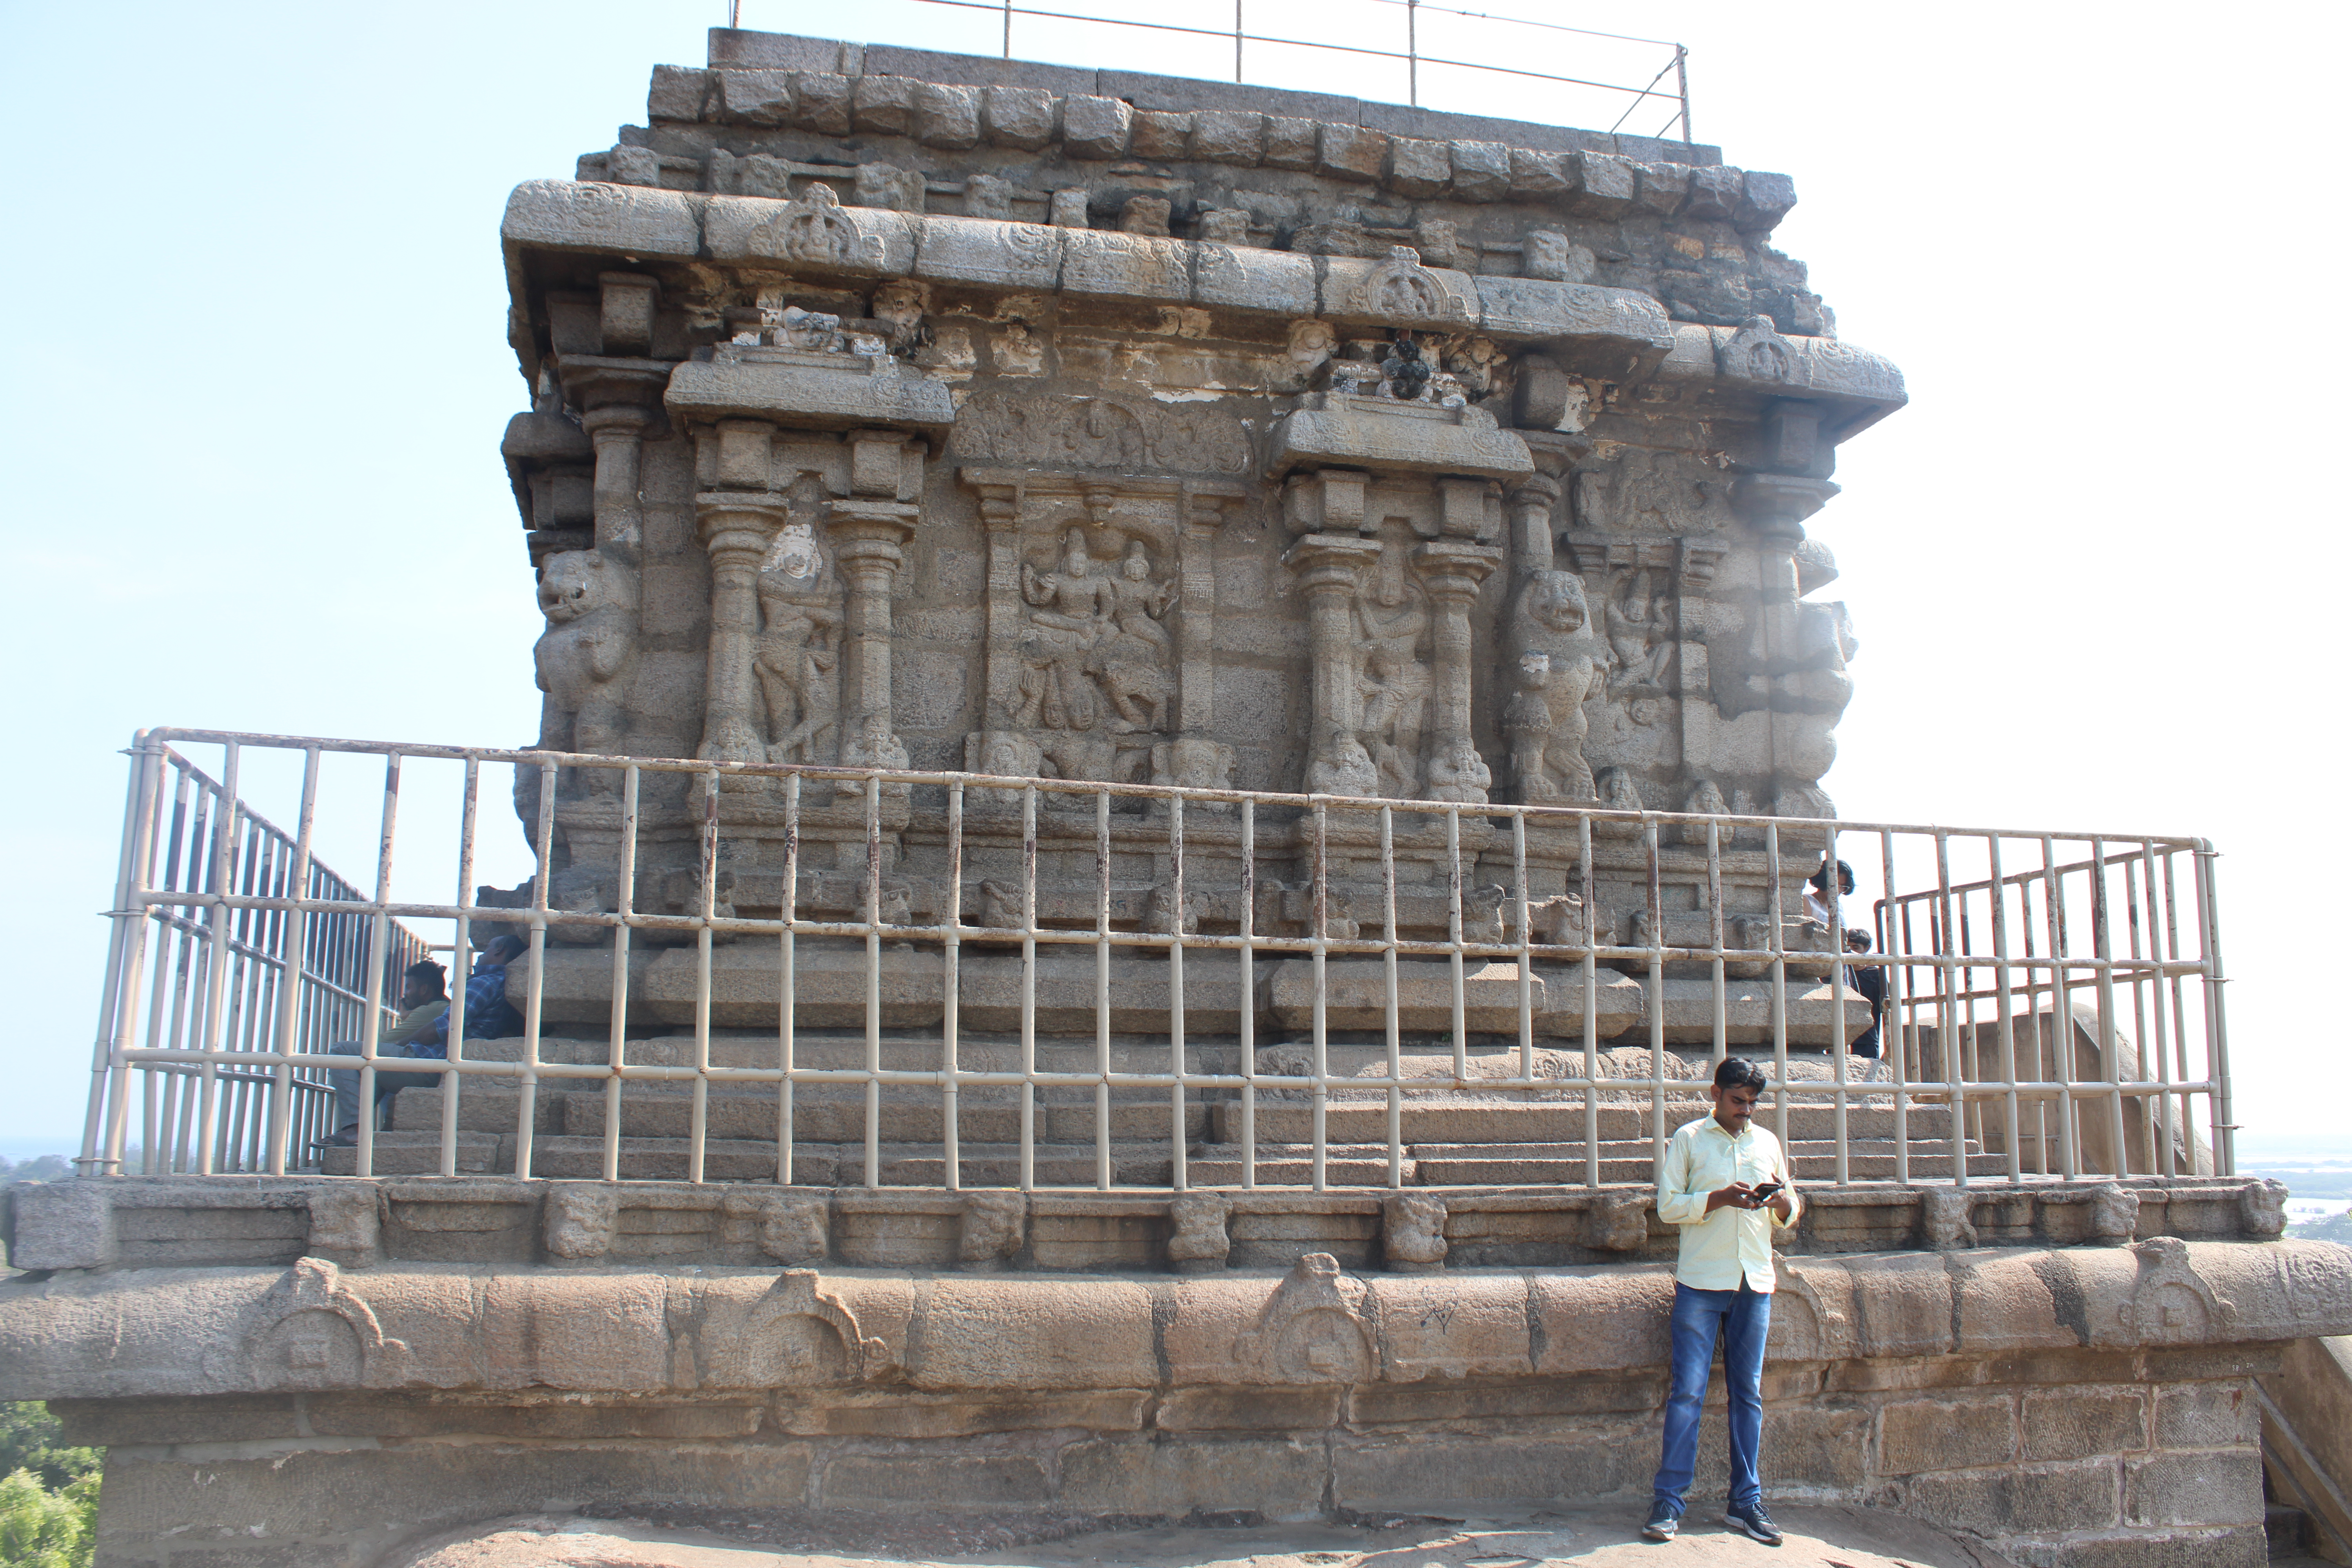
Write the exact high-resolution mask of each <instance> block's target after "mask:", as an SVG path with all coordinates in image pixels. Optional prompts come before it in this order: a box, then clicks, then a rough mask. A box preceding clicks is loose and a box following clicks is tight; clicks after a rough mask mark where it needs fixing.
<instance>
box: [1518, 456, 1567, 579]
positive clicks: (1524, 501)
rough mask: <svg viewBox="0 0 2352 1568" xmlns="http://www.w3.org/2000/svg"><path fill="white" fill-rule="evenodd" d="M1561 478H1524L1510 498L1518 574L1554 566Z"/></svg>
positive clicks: (1520, 575)
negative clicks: (1553, 527)
mask: <svg viewBox="0 0 2352 1568" xmlns="http://www.w3.org/2000/svg"><path fill="white" fill-rule="evenodd" d="M1559 497H1560V488H1559V480H1558V479H1551V478H1549V477H1547V476H1545V475H1543V474H1538V475H1537V476H1536V477H1535V478H1533V479H1528V480H1525V481H1523V482H1522V483H1521V484H1520V485H1519V486H1518V488H1517V489H1514V490H1512V491H1511V493H1510V496H1509V498H1508V501H1509V507H1510V514H1511V537H1510V546H1511V561H1512V564H1513V567H1514V569H1515V574H1516V575H1517V576H1519V577H1525V576H1526V575H1527V574H1528V573H1530V572H1543V571H1549V569H1550V567H1551V520H1552V516H1553V511H1554V509H1555V508H1557V507H1558V506H1559Z"/></svg>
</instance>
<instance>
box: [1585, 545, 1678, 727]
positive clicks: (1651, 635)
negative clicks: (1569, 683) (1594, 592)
mask: <svg viewBox="0 0 2352 1568" xmlns="http://www.w3.org/2000/svg"><path fill="white" fill-rule="evenodd" d="M1601 616H1602V618H1603V620H1604V621H1605V622H1606V624H1607V626H1608V637H1609V662H1610V666H1611V674H1610V677H1609V693H1610V695H1611V696H1612V697H1614V696H1618V695H1620V694H1622V693H1625V692H1628V691H1633V690H1644V689H1663V688H1664V686H1665V684H1666V667H1667V666H1668V664H1670V663H1671V662H1672V660H1673V658H1674V653H1675V634H1674V607H1673V605H1672V603H1671V602H1670V601H1669V600H1668V599H1667V597H1666V595H1663V594H1661V595H1656V596H1654V597H1653V596H1652V595H1651V593H1650V574H1649V573H1648V572H1646V571H1643V570H1636V571H1634V572H1633V574H1631V575H1630V576H1629V577H1627V578H1626V580H1625V586H1624V591H1623V592H1622V594H1614V595H1611V596H1610V597H1609V598H1608V600H1607V601H1606V602H1605V603H1603V605H1601Z"/></svg>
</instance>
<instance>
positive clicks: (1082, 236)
mask: <svg viewBox="0 0 2352 1568" xmlns="http://www.w3.org/2000/svg"><path fill="white" fill-rule="evenodd" d="M1190 248H1191V247H1188V246H1187V245H1185V244H1184V243H1183V242H1182V241H1181V240H1173V239H1153V238H1150V237H1145V236H1142V235H1133V234H1111V233H1106V232H1101V231H1096V230H1078V229H1069V230H1066V231H1065V233H1064V235H1063V245H1062V289H1063V292H1065V293H1068V294H1080V295H1091V296H1093V297H1096V298H1098V299H1107V300H1148V301H1181V300H1188V299H1190V298H1191V297H1192V276H1191V274H1192V268H1190V267H1189V266H1188V265H1187V263H1188V262H1189V261H1190V259H1191V257H1190V255H1189V251H1190Z"/></svg>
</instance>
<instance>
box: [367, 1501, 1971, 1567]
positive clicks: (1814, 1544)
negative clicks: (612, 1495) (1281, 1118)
mask: <svg viewBox="0 0 2352 1568" xmlns="http://www.w3.org/2000/svg"><path fill="white" fill-rule="evenodd" d="M697 1511H700V1510H697ZM1773 1517H1774V1518H1775V1519H1776V1520H1777V1521H1779V1523H1780V1527H1781V1528H1782V1529H1783V1530H1785V1531H1788V1541H1787V1543H1786V1544H1785V1545H1782V1546H1780V1547H1777V1548H1775V1547H1769V1546H1763V1545H1759V1544H1758V1543H1757V1542H1752V1541H1749V1540H1748V1539H1747V1538H1746V1537H1745V1536H1742V1535H1739V1534H1738V1533H1736V1532H1734V1531H1732V1530H1731V1529H1730V1528H1729V1527H1727V1526H1726V1525H1725V1524H1723V1523H1722V1522H1721V1521H1720V1519H1719V1517H1718V1512H1717V1510H1710V1509H1701V1508H1693V1509H1692V1510H1691V1512H1690V1513H1689V1515H1688V1516H1686V1518H1685V1530H1684V1532H1683V1534H1682V1535H1681V1536H1680V1537H1679V1538H1678V1539H1676V1540H1675V1541H1674V1542H1669V1543H1667V1544H1664V1545H1652V1544H1650V1543H1649V1542H1643V1541H1642V1540H1641V1539H1640V1538H1639V1537H1638V1536H1637V1534H1636V1533H1635V1532H1636V1531H1637V1530H1638V1529H1639V1527H1640V1524H1641V1521H1640V1519H1639V1518H1638V1517H1637V1516H1636V1515H1634V1514H1632V1513H1629V1512H1628V1511H1627V1510H1622V1509H1611V1510H1605V1511H1604V1510H1580V1509H1562V1510H1559V1511H1556V1512H1553V1511H1546V1512H1535V1513H1518V1514H1508V1515H1497V1516H1491V1517H1481V1516H1472V1517H1468V1518H1465V1519H1462V1520H1458V1521H1457V1520H1439V1519H1433V1518H1426V1517H1417V1518H1414V1519H1411V1520H1399V1521H1384V1522H1383V1523H1381V1524H1370V1525H1334V1524H1259V1525H1250V1524H1235V1525H1225V1526H1218V1527H1214V1528H1194V1527H1184V1526H1166V1525H1163V1526H1153V1527H1146V1528H1139V1529H1129V1530H1097V1529H1087V1528H1085V1527H1084V1521H1068V1520H1055V1519H1052V1518H1050V1517H1045V1518H1037V1519H1033V1520H1029V1521H983V1520H978V1519H974V1518H973V1517H971V1516H969V1515H965V1516H961V1517H952V1516H945V1515H934V1516H917V1517H913V1518H908V1517H904V1516H901V1517H898V1518H892V1519H887V1520H886V1519H880V1518H869V1519H868V1520H867V1521H862V1522H861V1521H856V1520H842V1519H840V1518H838V1517H835V1516H826V1517H824V1518H823V1519H819V1520H811V1519H808V1518H807V1517H805V1516H794V1515H782V1514H779V1515H770V1516H767V1517H766V1518H763V1519H751V1518H740V1517H733V1518H725V1519H721V1518H717V1517H712V1518H708V1519H691V1520H690V1519H685V1518H670V1517H665V1518H663V1519H661V1520H658V1521H644V1520H595V1519H583V1518H577V1517H571V1516H565V1517H533V1518H528V1519H520V1518H519V1519H508V1520H500V1521H494V1522H491V1523H488V1524H484V1525H479V1526H476V1527H474V1528H472V1529H470V1530H468V1531H464V1532H462V1533H461V1534H452V1535H445V1536H441V1537H439V1538H437V1539H436V1540H435V1541H432V1542H421V1543H416V1544H413V1545H411V1546H408V1547H405V1548H403V1549H401V1550H400V1551H397V1552H394V1553H392V1554H391V1555H390V1556H388V1557H386V1558H385V1559H383V1565H382V1568H931V1565H938V1568H947V1565H949V1564H955V1565H958V1568H980V1565H991V1568H1549V1565H1550V1564H1561V1565H1563V1568H1564V1565H1567V1564H1574V1565H1575V1568H1630V1565H1632V1564H1636V1563H1638V1564H1642V1565H1643V1568H1664V1565H1666V1564H1675V1565H1676V1568H1739V1565H1743V1564H1763V1563H1777V1564H1781V1565H1783V1568H2007V1564H2006V1563H2004V1561H2003V1560H2002V1559H2000V1558H1998V1557H1995V1556H1993V1555H1992V1554H1990V1552H1984V1551H1982V1550H1981V1549H1978V1548H1973V1547H1970V1546H1969V1545H1967V1544H1965V1543H1963V1542H1959V1541H1957V1540H1955V1539H1954V1538H1952V1537H1950V1536H1948V1535H1946V1534H1944V1533H1942V1532H1941V1531H1936V1530H1931V1529H1929V1528H1928V1527H1927V1526H1926V1525H1923V1524H1920V1523H1918V1522H1917V1521H1914V1520H1908V1519H1903V1518H1900V1517H1898V1516H1895V1515H1893V1514H1885V1513H1874V1512H1872V1511H1870V1510H1864V1509H1844V1508H1789V1509H1775V1510H1773ZM992 1535H993V1536H996V1537H998V1538H999V1539H998V1540H997V1541H993V1542H992V1541H988V1540H987V1539H986V1538H987V1537H989V1536H992ZM1024 1536H1026V1537H1028V1539H1027V1540H1025V1541H1024V1540H1022V1539H1020V1538H1021V1537H1024Z"/></svg>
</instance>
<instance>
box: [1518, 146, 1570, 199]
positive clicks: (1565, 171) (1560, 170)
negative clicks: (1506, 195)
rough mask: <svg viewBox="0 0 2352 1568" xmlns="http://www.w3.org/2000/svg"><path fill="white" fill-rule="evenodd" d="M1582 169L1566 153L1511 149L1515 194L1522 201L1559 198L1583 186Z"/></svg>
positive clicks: (1525, 148) (1524, 148)
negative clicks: (1581, 181) (1581, 179)
mask: <svg viewBox="0 0 2352 1568" xmlns="http://www.w3.org/2000/svg"><path fill="white" fill-rule="evenodd" d="M1582 188H1583V187H1582V184H1580V171H1579V170H1578V169H1577V167H1576V166H1575V165H1574V163H1571V161H1570V156H1569V154H1568V153H1539V152H1537V151H1535V150H1533V149H1531V148H1527V147H1514V148H1512V149H1511V195H1513V196H1514V197H1516V198H1517V199H1518V200H1520V201H1538V202H1542V201H1559V200H1561V199H1564V198H1566V197H1569V196H1572V195H1576V193H1577V192H1578V191H1579V190H1580V189H1582Z"/></svg>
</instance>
